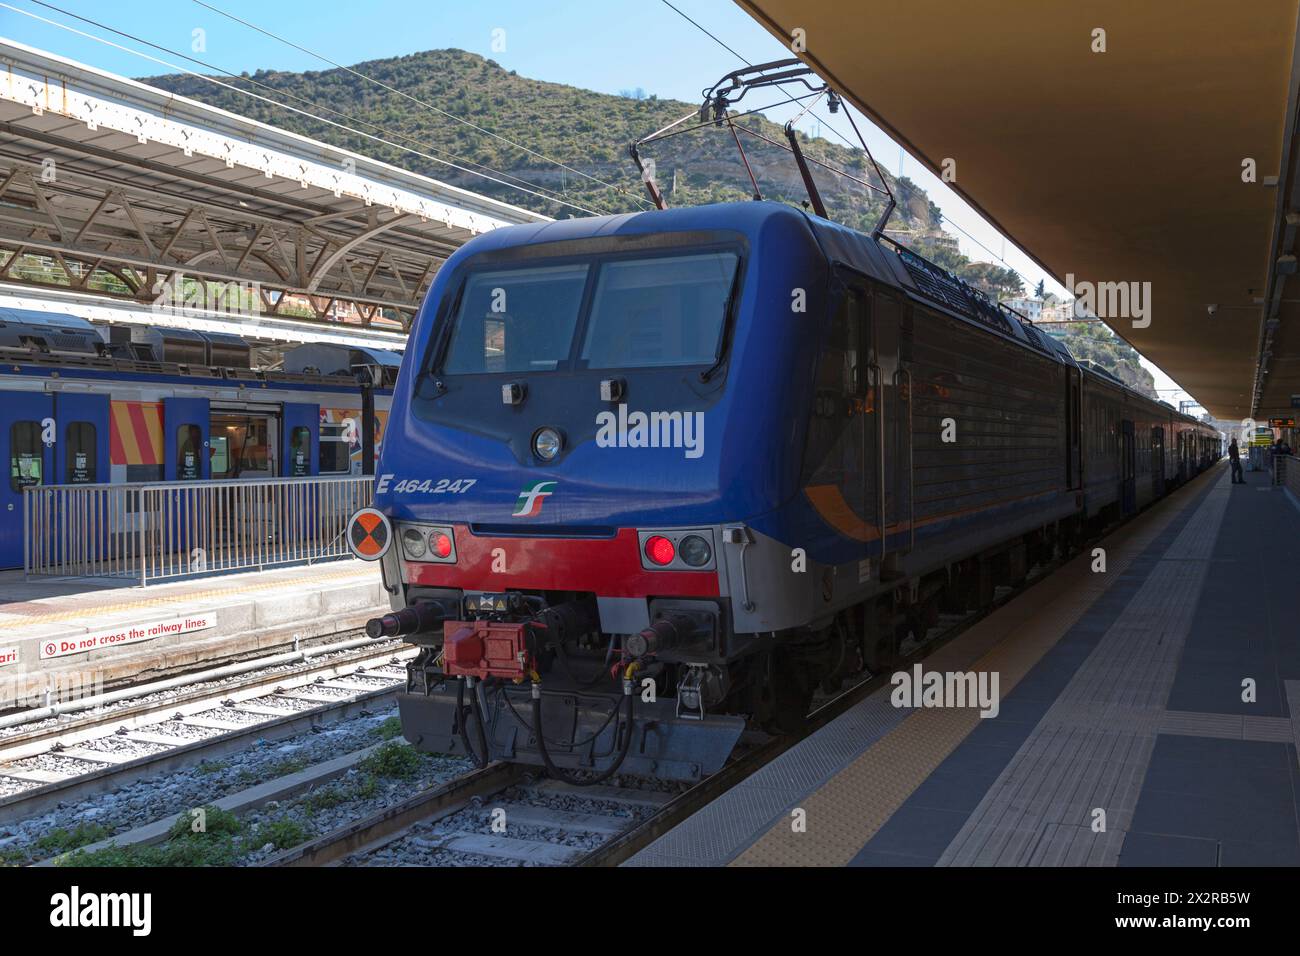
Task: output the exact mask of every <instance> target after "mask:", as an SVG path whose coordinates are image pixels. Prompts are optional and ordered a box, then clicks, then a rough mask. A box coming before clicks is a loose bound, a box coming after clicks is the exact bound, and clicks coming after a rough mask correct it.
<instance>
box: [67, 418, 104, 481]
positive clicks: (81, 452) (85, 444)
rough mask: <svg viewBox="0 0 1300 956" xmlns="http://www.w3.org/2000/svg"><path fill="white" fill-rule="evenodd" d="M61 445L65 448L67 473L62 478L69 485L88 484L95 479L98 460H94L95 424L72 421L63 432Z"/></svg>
mask: <svg viewBox="0 0 1300 956" xmlns="http://www.w3.org/2000/svg"><path fill="white" fill-rule="evenodd" d="M63 447H64V448H65V449H66V450H67V455H68V463H67V465H66V466H65V467H66V469H67V473H66V474H65V475H64V478H63V480H64V481H66V482H67V483H68V484H70V485H85V484H90V483H91V482H93V481H94V480H95V476H96V471H97V468H98V466H99V462H98V461H97V460H96V448H95V426H94V424H92V423H91V422H73V423H72V424H71V425H69V426H68V427H67V429H66V430H65V431H64V433H63Z"/></svg>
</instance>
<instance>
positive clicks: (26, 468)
mask: <svg viewBox="0 0 1300 956" xmlns="http://www.w3.org/2000/svg"><path fill="white" fill-rule="evenodd" d="M43 455H44V447H43V445H42V443H41V423H40V422H14V423H13V426H12V427H10V429H9V487H10V488H12V489H13V490H14V491H19V492H20V491H22V490H23V489H24V488H30V487H32V486H34V485H39V484H41V478H42V471H41V469H42V466H43V463H44V459H43Z"/></svg>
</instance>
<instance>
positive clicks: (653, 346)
mask: <svg viewBox="0 0 1300 956" xmlns="http://www.w3.org/2000/svg"><path fill="white" fill-rule="evenodd" d="M737 262H738V259H737V256H736V254H735V253H734V252H715V253H708V254H705V255H690V256H670V257H666V256H661V257H658V258H654V259H631V260H624V261H618V262H607V263H605V264H604V265H603V266H602V267H601V270H600V277H599V279H598V280H597V282H596V295H595V299H594V301H593V302H592V307H591V318H590V319H589V320H588V323H587V335H586V341H585V342H584V343H583V347H582V358H583V361H584V362H585V363H586V365H587V367H588V368H645V367H648V366H663V365H710V364H712V363H713V361H714V359H715V358H716V357H717V354H718V342H719V339H720V338H721V336H722V325H723V322H724V321H725V319H726V315H727V300H728V299H729V298H730V296H731V286H732V282H733V280H734V279H735V275H736V264H737Z"/></svg>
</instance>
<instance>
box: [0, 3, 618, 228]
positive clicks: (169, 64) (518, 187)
mask: <svg viewBox="0 0 1300 956" xmlns="http://www.w3.org/2000/svg"><path fill="white" fill-rule="evenodd" d="M31 2H32V3H36V4H38V5H40V6H42V7H46V8H47V9H50V10H54V11H56V12H58V13H62V14H64V15H65V16H69V17H73V18H74V19H77V20H80V21H82V22H83V23H89V24H91V25H93V26H96V27H99V28H100V29H102V30H107V31H109V32H110V33H114V34H116V35H118V36H121V37H124V38H126V39H130V40H133V41H135V42H137V43H143V44H145V45H146V46H149V47H152V48H154V49H156V50H160V51H162V52H164V53H168V54H170V55H172V56H176V57H179V58H181V59H183V60H189V61H190V62H193V63H198V64H199V65H200V66H203V67H204V68H206V69H210V70H217V71H218V72H221V73H225V74H226V75H228V76H232V77H235V78H236V79H246V78H244V77H239V76H237V75H236V74H232V73H230V72H229V71H227V70H223V69H221V68H220V67H216V66H213V65H211V64H208V63H205V62H204V61H202V60H197V59H195V58H194V57H191V56H187V55H186V54H184V53H180V52H178V51H176V50H172V49H170V48H168V47H164V46H160V45H159V44H156V43H152V42H150V41H148V40H145V39H143V38H141V37H137V36H135V35H134V34H131V33H127V32H126V31H123V30H118V29H115V28H114V27H111V26H108V25H107V24H103V23H100V22H98V21H96V20H93V19H91V18H89V17H83V16H81V15H80V14H76V13H72V12H71V11H68V10H64V9H62V8H60V7H57V6H55V5H54V4H51V3H46V2H44V0H31ZM0 8H4V9H6V10H11V11H13V12H14V13H18V14H21V15H23V16H26V17H29V18H31V19H33V20H37V21H39V22H41V23H45V24H48V25H49V26H53V27H57V28H58V29H61V30H65V31H67V32H69V33H73V34H76V35H77V36H80V37H84V38H85V39H88V40H93V41H95V42H96V43H100V44H103V45H104V46H109V47H112V48H113V49H116V50H121V51H122V52H124V53H129V54H131V55H133V56H137V57H139V58H141V59H144V60H148V61H149V62H151V63H157V64H159V65H160V66H164V67H166V68H167V69H169V70H174V71H176V72H178V73H183V74H185V75H186V76H192V77H194V78H196V79H200V80H203V81H205V82H208V83H212V84H213V85H215V86H219V87H222V88H223V89H227V90H230V91H232V92H235V93H239V94H241V95H243V96H246V97H249V98H250V99H254V100H258V101H261V102H264V103H267V104H269V105H271V106H275V107H278V108H280V109H283V110H288V111H289V112H292V113H297V114H298V115H300V116H305V117H307V118H309V119H313V120H316V121H317V122H320V123H324V124H326V125H328V126H332V127H334V128H336V129H339V130H342V131H343V132H346V133H351V134H353V135H356V136H360V137H363V138H365V139H369V140H372V141H374V142H377V143H381V144H383V145H385V146H390V147H392V148H394V149H398V150H401V151H403V152H406V153H410V154H411V155H414V156H419V157H421V158H423V159H427V160H430V161H432V162H435V163H440V164H441V165H443V166H447V167H449V168H452V169H455V170H458V171H460V172H463V173H466V174H468V175H471V176H477V177H479V178H481V179H485V180H488V181H490V182H494V183H496V184H498V185H500V186H504V187H506V188H508V189H514V190H518V191H520V192H524V193H528V194H529V195H533V196H536V197H537V198H539V199H542V200H545V201H547V202H553V203H556V204H558V205H561V206H566V207H568V208H571V209H576V210H578V211H579V212H582V213H585V214H587V215H591V216H598V215H602V213H601V212H600V211H597V210H594V209H589V208H587V207H585V206H581V205H578V204H577V203H573V202H570V201H568V200H566V199H562V198H559V197H557V196H555V195H548V194H547V193H546V192H542V191H539V189H534V188H529V187H528V186H521V185H519V184H517V183H511V182H508V181H506V180H505V179H502V178H499V177H501V176H509V175H510V174H509V173H502V172H501V171H500V170H495V169H493V170H492V172H493V173H496V175H495V176H493V175H488V174H487V173H482V172H479V171H478V170H475V169H470V168H468V167H466V166H463V165H461V164H460V163H457V162H452V161H450V160H446V159H443V158H441V157H439V156H434V155H431V154H429V153H427V152H424V151H423V150H419V149H413V148H412V147H410V146H404V145H402V144H401V143H396V142H393V141H392V140H389V139H386V138H384V137H383V136H377V135H375V134H373V133H367V132H365V131H364V130H359V129H355V128H353V127H351V126H348V125H346V124H344V123H340V122H337V121H335V120H331V119H327V118H326V117H323V116H318V115H316V114H315V113H311V112H309V111H307V110H302V109H299V108H298V107H296V106H291V105H290V104H288V103H282V102H280V101H278V100H275V99H271V98H270V97H266V96H262V95H260V94H258V93H254V92H252V91H251V90H245V89H241V88H240V87H238V86H234V85H232V84H230V83H225V82H223V81H222V80H219V79H217V78H216V77H213V76H205V75H204V74H202V73H196V72H195V71H193V70H190V69H188V68H186V67H183V66H180V65H179V64H176V63H172V62H169V61H167V60H163V59H160V58H158V57H155V56H151V55H150V54H148V53H145V52H143V51H141V50H136V49H132V48H131V47H128V46H123V45H122V44H120V43H114V42H113V41H112V40H109V39H106V38H105V37H101V36H97V35H95V34H93V33H87V32H86V31H84V30H78V29H77V28H76V27H73V26H70V25H69V24H66V23H60V22H59V21H57V20H51V19H49V18H47V17H42V16H40V15H38V14H36V13H33V12H32V11H30V10H23V9H22V8H20V7H15V6H13V5H11V4H9V3H3V2H0ZM250 82H256V81H250ZM277 92H281V91H277ZM287 95H293V94H287ZM326 109H329V108H328V107H326ZM331 112H337V111H334V110H331ZM340 115H344V114H340ZM366 125H370V126H375V124H372V123H368V122H367V123H366ZM375 128H377V129H383V127H378V126H375ZM385 132H388V131H387V130H385ZM398 135H401V136H403V138H409V137H405V136H404V134H398ZM422 145H426V146H427V144H422ZM430 148H432V147H430ZM476 165H477V164H476ZM483 168H485V169H491V167H483Z"/></svg>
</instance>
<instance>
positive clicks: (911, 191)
mask: <svg viewBox="0 0 1300 956" xmlns="http://www.w3.org/2000/svg"><path fill="white" fill-rule="evenodd" d="M661 2H662V3H663V4H664V6H666V7H668V8H669V9H670V10H672V11H673V12H674V13H676V14H677V15H678V16H680V17H681V18H682V19H683V20H685V21H686V22H687V23H689V24H691V26H693V27H695V28H696V29H697V30H699V31H700V32H701V33H703V34H704V35H705V36H707V37H708V38H709V39H710V40H712V41H713V42H714V43H716V44H718V46H720V47H722V48H723V49H724V50H726V51H727V52H728V53H730V54H731V55H732V56H734V57H735V58H736V59H738V60H740V61H741V62H742V63H744V64H745V65H746V66H753V65H754V64H753V63H751V62H750V61H749V60H748V59H747V58H746V57H744V56H741V55H740V54H739V53H738V52H736V50H734V49H733V48H732V47H730V46H728V45H727V44H726V43H724V42H723V41H722V40H721V39H719V38H718V37H717V36H716V35H715V34H714V33H712V32H710V31H709V30H708V29H706V28H705V27H704V26H703V25H701V24H700V23H699V22H698V21H696V20H694V19H692V18H691V17H690V16H688V15H687V14H686V13H684V12H683V11H682V10H681V8H679V7H677V6H676V5H675V4H673V3H671V2H670V0H661ZM770 108H771V107H768V109H770ZM844 108H845V109H846V110H847V109H848V108H849V106H848V104H847V103H845V104H844ZM809 115H811V116H812V117H813V118H814V119H816V120H817V121H818V122H819V123H821V125H823V126H825V127H826V128H827V129H829V130H830V131H831V132H832V133H834V134H835V135H836V136H838V137H839V138H840V139H841V140H843V141H844V143H845V145H847V146H848V147H849V148H850V149H857V148H858V146H857V145H855V144H854V143H853V141H852V140H850V139H849V138H848V137H847V136H845V135H844V134H843V133H841V132H840V131H839V130H838V129H836V128H835V127H834V126H833V125H831V124H830V123H829V122H827V121H826V120H825V119H823V118H822V117H821V116H820V115H819V114H817V113H816V112H812V111H809ZM820 165H825V164H820ZM894 181H895V182H896V183H898V184H899V185H900V186H901V187H903V188H904V189H905V190H907V191H908V192H909V194H910V195H911V196H916V195H917V194H918V189H917V187H916V186H913V185H912V184H910V183H907V182H904V181H903V179H901V178H900V177H899V176H895V177H894ZM944 222H946V223H948V224H949V225H951V226H952V227H953V228H954V229H956V230H957V231H958V232H960V233H961V234H962V235H963V236H965V237H966V238H967V239H969V240H970V241H971V242H973V243H975V245H977V246H979V247H980V248H981V249H983V250H984V251H985V252H987V253H988V254H989V255H990V256H992V257H993V258H995V259H996V260H997V261H998V262H1000V263H1002V265H1004V266H1006V267H1007V268H1008V269H1010V270H1011V271H1012V272H1014V273H1015V274H1016V275H1017V276H1019V277H1020V279H1021V280H1023V281H1024V282H1025V283H1027V284H1028V285H1029V287H1030V288H1032V287H1033V285H1034V282H1033V280H1032V279H1030V278H1029V276H1027V275H1025V274H1024V273H1023V272H1021V271H1020V270H1019V269H1017V268H1015V266H1013V265H1011V263H1009V262H1007V260H1006V259H1004V258H1003V257H1002V256H1000V255H998V254H997V253H996V252H994V251H993V250H992V249H990V248H989V247H988V246H986V245H984V243H982V242H980V241H979V240H978V239H976V238H975V237H974V236H972V235H971V234H970V233H969V232H967V231H966V230H965V229H963V228H962V227H961V226H959V225H957V224H956V223H955V222H953V221H952V220H951V219H949V218H947V217H945V218H944Z"/></svg>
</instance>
